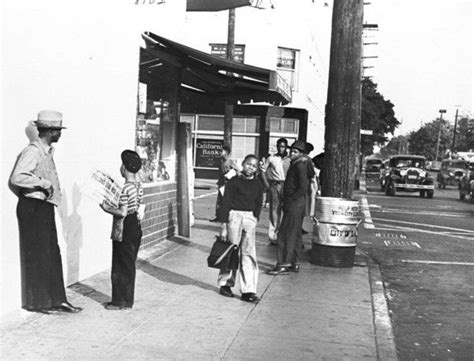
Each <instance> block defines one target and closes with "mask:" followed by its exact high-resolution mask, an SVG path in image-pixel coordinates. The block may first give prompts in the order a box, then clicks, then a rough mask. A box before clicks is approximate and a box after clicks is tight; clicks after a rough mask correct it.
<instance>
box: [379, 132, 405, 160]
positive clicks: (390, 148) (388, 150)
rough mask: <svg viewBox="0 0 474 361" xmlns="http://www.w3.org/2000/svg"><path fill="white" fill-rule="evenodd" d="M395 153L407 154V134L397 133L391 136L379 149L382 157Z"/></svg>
mask: <svg viewBox="0 0 474 361" xmlns="http://www.w3.org/2000/svg"><path fill="white" fill-rule="evenodd" d="M395 154H408V136H406V135H399V136H397V137H393V138H392V139H390V141H389V142H388V143H387V145H385V146H384V147H383V148H381V149H380V155H381V156H382V158H390V156H392V155H395Z"/></svg>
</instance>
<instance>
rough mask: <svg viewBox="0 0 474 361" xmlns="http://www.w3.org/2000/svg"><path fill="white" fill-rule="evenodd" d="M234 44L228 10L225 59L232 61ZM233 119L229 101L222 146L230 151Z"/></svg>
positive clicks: (232, 14) (232, 12)
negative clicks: (226, 146)
mask: <svg viewBox="0 0 474 361" xmlns="http://www.w3.org/2000/svg"><path fill="white" fill-rule="evenodd" d="M234 43H235V9H229V22H228V26H227V50H226V58H227V59H229V60H233V58H234ZM233 117H234V105H233V104H232V103H231V102H230V101H227V100H226V101H225V104H224V144H226V145H228V146H229V147H231V149H232V118H233Z"/></svg>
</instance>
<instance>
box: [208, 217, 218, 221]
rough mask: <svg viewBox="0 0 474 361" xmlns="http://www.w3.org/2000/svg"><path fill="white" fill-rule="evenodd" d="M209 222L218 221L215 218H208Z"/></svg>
mask: <svg viewBox="0 0 474 361" xmlns="http://www.w3.org/2000/svg"><path fill="white" fill-rule="evenodd" d="M209 222H219V221H218V219H217V218H213V219H210V220H209Z"/></svg>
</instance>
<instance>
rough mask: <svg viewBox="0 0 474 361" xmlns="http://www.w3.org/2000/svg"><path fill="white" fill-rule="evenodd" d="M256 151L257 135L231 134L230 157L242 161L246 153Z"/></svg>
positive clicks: (255, 152) (254, 152)
mask: <svg viewBox="0 0 474 361" xmlns="http://www.w3.org/2000/svg"><path fill="white" fill-rule="evenodd" d="M257 153H258V137H251V136H235V135H234V136H232V155H231V158H232V159H238V160H240V161H242V160H243V159H244V158H245V156H246V155H247V154H257Z"/></svg>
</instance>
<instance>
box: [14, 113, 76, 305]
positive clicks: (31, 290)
mask: <svg viewBox="0 0 474 361" xmlns="http://www.w3.org/2000/svg"><path fill="white" fill-rule="evenodd" d="M62 120H63V119H62V114H61V113H59V112H56V111H53V110H43V111H41V112H39V113H38V118H37V120H36V121H35V122H33V123H34V125H35V126H36V127H37V128H38V138H37V139H36V140H34V141H33V142H31V143H30V144H29V145H28V146H27V147H26V148H25V149H23V151H22V152H21V153H20V156H19V157H18V160H17V162H16V164H15V167H14V169H13V172H12V175H11V177H10V186H11V188H12V190H14V192H15V194H17V195H18V206H17V217H18V225H19V230H20V262H21V279H22V288H21V291H22V292H21V293H22V307H23V308H24V309H25V310H28V311H33V312H40V313H45V314H49V313H51V312H69V313H76V312H79V311H81V308H79V307H74V306H73V305H71V304H70V303H69V302H68V301H67V298H66V293H65V289H64V280H63V270H62V264H61V253H60V251H59V246H58V238H57V232H56V223H55V219H54V207H55V206H58V205H59V204H60V202H61V189H60V186H59V179H58V174H57V172H56V166H55V164H54V160H53V153H54V148H53V147H52V145H51V144H52V143H56V142H57V141H58V140H59V138H60V137H61V130H62V129H64V128H65V127H63V126H62Z"/></svg>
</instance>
